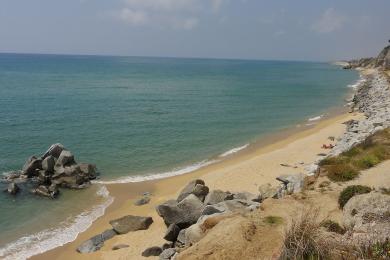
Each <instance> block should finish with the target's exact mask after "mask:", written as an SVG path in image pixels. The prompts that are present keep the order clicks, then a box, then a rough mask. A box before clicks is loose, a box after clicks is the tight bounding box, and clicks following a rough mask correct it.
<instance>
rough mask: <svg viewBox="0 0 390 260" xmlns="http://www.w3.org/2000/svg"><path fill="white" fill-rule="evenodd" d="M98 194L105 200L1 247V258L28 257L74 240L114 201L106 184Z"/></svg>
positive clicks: (14, 259)
mask: <svg viewBox="0 0 390 260" xmlns="http://www.w3.org/2000/svg"><path fill="white" fill-rule="evenodd" d="M97 195H98V196H101V197H104V198H106V200H105V202H104V203H102V204H100V205H96V206H94V207H93V208H92V210H90V211H88V212H83V213H81V214H80V215H78V216H77V217H76V218H74V219H67V220H65V221H63V222H61V223H60V224H59V227H56V228H51V229H45V230H43V231H41V232H38V233H35V234H32V235H29V236H25V237H22V238H19V239H18V240H16V241H14V242H11V243H9V244H6V245H5V246H4V247H2V248H0V258H1V259H4V260H11V259H12V260H16V259H17V260H19V259H27V258H29V257H31V256H33V255H37V254H40V253H43V252H46V251H48V250H51V249H53V248H56V247H59V246H62V245H64V244H66V243H69V242H71V241H74V240H75V239H76V238H77V236H78V234H79V233H81V232H83V231H85V230H87V229H88V227H90V226H91V224H92V223H93V222H94V221H95V220H96V219H97V218H99V217H100V216H102V215H103V214H104V212H105V210H106V208H107V207H108V206H109V205H110V204H111V203H112V202H113V201H114V199H113V198H112V197H111V196H110V195H109V192H108V190H107V189H106V187H105V186H102V187H101V188H100V189H99V190H98V192H97Z"/></svg>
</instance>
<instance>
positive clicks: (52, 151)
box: [42, 143, 65, 159]
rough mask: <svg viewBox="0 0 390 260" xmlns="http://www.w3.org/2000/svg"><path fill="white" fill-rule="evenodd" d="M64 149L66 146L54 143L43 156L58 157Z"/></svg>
mask: <svg viewBox="0 0 390 260" xmlns="http://www.w3.org/2000/svg"><path fill="white" fill-rule="evenodd" d="M64 149H65V148H64V146H63V145H62V144H60V143H57V144H52V145H51V146H50V147H49V149H48V150H47V151H46V152H45V153H44V154H43V156H42V158H43V159H45V158H46V157H48V156H53V157H55V158H58V157H59V156H60V154H61V152H62V151H63V150H64Z"/></svg>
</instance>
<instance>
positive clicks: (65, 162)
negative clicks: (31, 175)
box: [56, 150, 76, 167]
mask: <svg viewBox="0 0 390 260" xmlns="http://www.w3.org/2000/svg"><path fill="white" fill-rule="evenodd" d="M75 163H76V162H75V160H74V156H73V154H72V153H71V152H70V151H68V150H62V152H61V154H60V156H59V157H58V159H57V162H56V167H59V166H63V167H64V166H70V165H73V164H75Z"/></svg>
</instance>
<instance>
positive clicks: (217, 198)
mask: <svg viewBox="0 0 390 260" xmlns="http://www.w3.org/2000/svg"><path fill="white" fill-rule="evenodd" d="M231 199H233V194H231V193H230V192H225V191H221V190H212V191H210V192H209V193H208V194H207V196H206V198H205V200H204V204H205V205H212V204H217V203H219V202H222V201H224V200H231Z"/></svg>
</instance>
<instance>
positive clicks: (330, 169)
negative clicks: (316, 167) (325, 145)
mask: <svg viewBox="0 0 390 260" xmlns="http://www.w3.org/2000/svg"><path fill="white" fill-rule="evenodd" d="M388 159H390V129H389V128H387V129H385V130H382V131H378V132H376V133H375V134H373V135H371V136H369V137H368V138H367V139H366V140H365V141H364V142H363V143H361V144H359V145H357V146H355V147H353V148H351V149H350V150H348V151H346V152H344V153H342V154H340V155H339V156H336V157H330V158H326V159H324V160H322V161H321V162H320V167H321V170H322V171H324V172H326V173H327V176H328V178H329V179H331V180H332V181H341V182H342V181H349V180H352V179H354V178H356V177H357V176H358V175H359V172H360V171H361V170H365V169H369V168H371V167H374V166H375V165H377V164H378V163H380V162H382V161H384V160H388Z"/></svg>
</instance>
